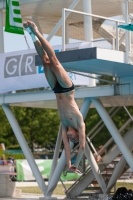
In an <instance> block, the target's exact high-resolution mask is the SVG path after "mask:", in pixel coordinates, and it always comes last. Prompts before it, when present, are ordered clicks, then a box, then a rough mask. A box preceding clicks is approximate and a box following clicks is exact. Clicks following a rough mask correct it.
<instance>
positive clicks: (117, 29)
mask: <svg viewBox="0 0 133 200" xmlns="http://www.w3.org/2000/svg"><path fill="white" fill-rule="evenodd" d="M118 26H119V22H116V50H118V51H119V28H118Z"/></svg>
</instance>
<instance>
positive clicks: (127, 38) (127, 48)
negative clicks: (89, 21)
mask: <svg viewBox="0 0 133 200" xmlns="http://www.w3.org/2000/svg"><path fill="white" fill-rule="evenodd" d="M66 12H70V13H77V14H80V15H86V16H90V17H95V18H98V19H103V20H109V21H112V22H115V29H116V30H115V35H116V43H115V48H114V49H115V50H119V45H120V44H119V28H118V25H119V24H124V23H125V21H122V20H117V19H112V18H108V17H104V16H100V15H94V14H90V13H85V12H80V11H76V10H71V9H66V8H63V9H62V51H65V36H66V33H65V29H66V27H65V26H66V25H65V21H66V19H67V18H68V16H69V15H68V13H67V15H66ZM127 32H128V36H129V37H130V34H129V31H126V32H125V33H126V34H125V49H126V54H127V56H126V57H128V51H129V46H130V45H129V44H128V43H129V42H128V40H130V38H129V37H127ZM113 42H114V41H113Z"/></svg>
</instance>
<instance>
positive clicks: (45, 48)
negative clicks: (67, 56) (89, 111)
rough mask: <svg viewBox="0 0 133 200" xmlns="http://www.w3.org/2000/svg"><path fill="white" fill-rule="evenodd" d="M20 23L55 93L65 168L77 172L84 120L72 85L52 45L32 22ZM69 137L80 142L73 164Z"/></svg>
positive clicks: (82, 151) (81, 150) (82, 140)
mask: <svg viewBox="0 0 133 200" xmlns="http://www.w3.org/2000/svg"><path fill="white" fill-rule="evenodd" d="M23 26H24V28H25V29H26V30H27V31H28V32H29V34H30V35H31V38H32V40H33V42H34V45H35V48H36V51H37V53H38V55H39V56H40V58H41V60H42V63H43V67H44V71H45V76H46V79H47V81H48V83H49V85H50V87H51V88H52V90H53V91H54V93H55V95H56V99H57V107H58V113H59V117H60V120H61V123H62V138H63V143H64V149H65V154H66V160H67V167H68V171H71V172H74V173H80V171H79V170H78V169H77V168H78V165H79V163H80V160H81V158H82V155H83V153H84V148H85V141H86V139H85V138H86V137H85V124H84V120H83V117H82V114H81V113H80V111H79V108H78V106H77V104H76V102H75V100H74V84H73V83H72V81H71V80H70V78H69V76H68V74H67V73H66V71H65V69H64V68H63V67H62V65H61V63H60V62H59V61H58V59H57V57H56V55H55V52H54V50H53V48H52V46H51V45H50V43H49V42H48V41H47V40H46V39H45V38H44V37H43V36H42V34H41V33H40V32H39V30H38V28H37V26H36V25H35V24H34V23H33V22H31V21H27V22H25V23H24V24H23ZM69 140H70V141H71V142H73V143H76V142H78V141H79V150H78V154H77V158H76V161H75V163H74V165H71V150H70V146H69Z"/></svg>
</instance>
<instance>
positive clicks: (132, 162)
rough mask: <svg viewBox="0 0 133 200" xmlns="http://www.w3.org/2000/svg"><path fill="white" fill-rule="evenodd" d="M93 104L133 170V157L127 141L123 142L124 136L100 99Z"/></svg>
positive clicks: (93, 101)
mask: <svg viewBox="0 0 133 200" xmlns="http://www.w3.org/2000/svg"><path fill="white" fill-rule="evenodd" d="M92 103H93V105H94V106H95V108H96V109H97V111H98V113H99V115H100V116H101V118H102V120H103V121H104V123H105V125H106V127H107V128H108V130H109V132H110V134H111V135H112V137H113V139H114V141H115V143H116V144H117V145H118V147H119V149H120V151H121V152H122V154H123V156H124V158H125V159H126V161H127V163H128V164H129V166H130V167H131V169H132V170H133V156H132V154H131V152H130V150H129V148H128V147H127V145H126V143H125V141H124V140H123V138H122V136H121V135H120V133H119V131H118V130H117V128H116V126H115V124H114V122H113V121H112V119H111V118H110V116H109V115H108V113H107V111H106V110H105V108H104V107H103V105H102V103H101V102H100V100H98V99H92Z"/></svg>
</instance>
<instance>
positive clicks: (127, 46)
mask: <svg viewBox="0 0 133 200" xmlns="http://www.w3.org/2000/svg"><path fill="white" fill-rule="evenodd" d="M125 23H126V24H128V0H125ZM128 37H129V32H128V31H126V30H125V48H126V49H125V55H126V57H125V63H128V52H129V38H128Z"/></svg>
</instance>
